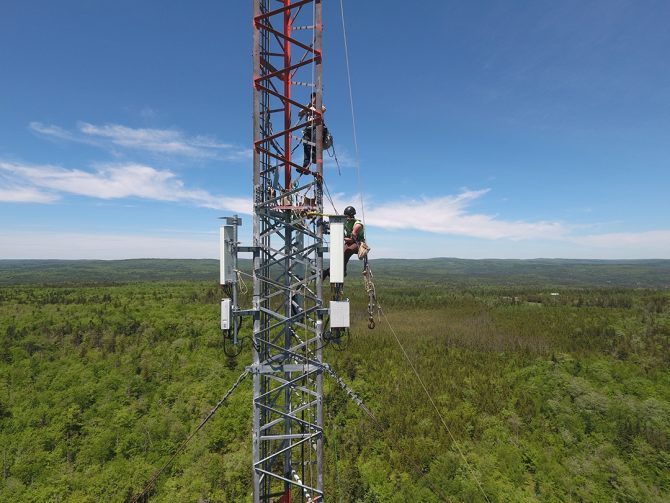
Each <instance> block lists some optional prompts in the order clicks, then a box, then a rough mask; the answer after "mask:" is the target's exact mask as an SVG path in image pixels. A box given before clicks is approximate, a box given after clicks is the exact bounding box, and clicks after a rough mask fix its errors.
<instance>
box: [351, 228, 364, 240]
mask: <svg viewBox="0 0 670 503" xmlns="http://www.w3.org/2000/svg"><path fill="white" fill-rule="evenodd" d="M362 228H363V226H362V225H361V224H355V225H354V228H353V229H352V231H351V240H352V241H358V240H359V239H358V234H359V233H360V232H361V229H362Z"/></svg>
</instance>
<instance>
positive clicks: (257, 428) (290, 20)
mask: <svg viewBox="0 0 670 503" xmlns="http://www.w3.org/2000/svg"><path fill="white" fill-rule="evenodd" d="M253 5H254V9H253V107H254V108H253V135H254V152H253V202H254V207H253V245H252V246H250V247H242V246H238V242H237V226H238V225H240V224H241V220H240V219H239V218H237V216H235V217H232V218H227V219H226V220H227V225H225V226H223V227H222V228H221V229H222V230H221V250H222V251H221V284H222V285H224V288H225V289H226V291H227V292H228V293H229V295H230V298H229V299H224V300H223V301H222V314H221V328H222V329H224V331H225V332H226V334H227V337H228V338H229V340H230V339H232V340H233V341H234V342H235V343H236V344H237V343H239V341H238V334H239V331H240V328H241V326H242V323H243V317H245V316H246V317H251V318H252V319H253V344H252V345H253V349H252V355H253V363H252V365H251V366H250V367H249V370H250V372H251V374H252V376H253V394H254V399H253V495H254V496H253V501H254V503H261V502H266V501H272V502H278V501H279V502H282V503H283V502H295V503H307V502H316V501H318V502H323V501H324V488H323V372H324V368H325V367H324V362H323V346H324V342H325V341H326V339H327V338H328V336H329V334H332V333H335V334H337V333H338V331H340V330H345V329H346V328H347V327H348V325H349V319H348V318H349V306H348V303H346V302H344V301H342V302H337V301H338V300H339V298H340V292H341V290H342V282H343V264H342V265H341V264H340V262H342V260H340V257H342V255H343V251H342V248H341V246H342V224H341V223H339V222H340V220H338V219H337V218H331V219H330V234H331V243H332V248H331V250H330V252H331V264H330V265H331V271H330V273H331V275H330V278H331V280H330V281H331V283H334V284H333V291H334V298H335V300H336V302H331V303H330V309H328V308H326V307H325V306H324V302H323V280H322V270H323V255H324V251H327V248H326V247H325V246H324V239H323V237H324V233H326V232H328V227H327V224H325V223H324V217H323V127H324V126H323V113H322V91H323V86H322V22H321V20H322V4H321V0H299V1H295V0H294V1H292V0H279V1H278V0H253ZM293 90H296V95H297V96H299V97H297V98H296V97H294V96H293ZM312 92H314V93H316V98H315V99H316V103H315V104H314V103H313V104H312V105H313V106H312V107H310V106H309V102H310V97H311V93H312ZM314 105H315V106H314ZM301 110H302V111H303V112H302V113H300V112H301ZM308 127H311V128H312V129H311V131H313V133H312V135H311V138H312V140H313V145H312V146H313V147H315V149H316V159H315V161H314V162H312V163H309V164H307V165H306V166H304V165H303V162H302V156H300V162H295V161H294V159H293V153H294V152H293V151H294V150H296V149H297V147H299V146H300V147H302V146H303V145H301V142H302V140H301V133H302V131H303V130H305V128H308ZM308 145H309V144H308ZM300 150H302V148H301V149H300ZM238 252H252V253H253V300H252V306H251V308H250V309H242V308H241V307H240V306H239V305H238V300H239V299H238V298H239V295H238V286H239V283H238V279H237V278H238V277H239V274H240V273H239V272H238V271H237V253H238ZM337 319H339V320H340V321H336V320H337Z"/></svg>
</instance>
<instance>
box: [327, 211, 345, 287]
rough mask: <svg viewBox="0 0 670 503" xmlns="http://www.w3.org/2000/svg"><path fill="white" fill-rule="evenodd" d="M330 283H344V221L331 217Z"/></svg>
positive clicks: (341, 218)
mask: <svg viewBox="0 0 670 503" xmlns="http://www.w3.org/2000/svg"><path fill="white" fill-rule="evenodd" d="M330 282H331V283H344V221H343V217H339V216H337V217H330Z"/></svg>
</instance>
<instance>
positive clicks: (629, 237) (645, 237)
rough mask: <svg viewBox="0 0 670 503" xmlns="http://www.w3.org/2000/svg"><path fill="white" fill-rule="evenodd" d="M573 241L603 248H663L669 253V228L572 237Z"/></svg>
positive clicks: (666, 253)
mask: <svg viewBox="0 0 670 503" xmlns="http://www.w3.org/2000/svg"><path fill="white" fill-rule="evenodd" d="M572 240H573V241H574V242H575V243H579V244H583V245H589V246H594V247H603V248H616V249H624V248H637V249H650V248H653V249H658V250H664V251H665V253H664V255H666V256H667V255H670V230H653V231H644V232H611V233H606V234H591V235H588V236H579V237H574V238H572Z"/></svg>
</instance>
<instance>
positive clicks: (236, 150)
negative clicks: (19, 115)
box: [28, 122, 251, 161]
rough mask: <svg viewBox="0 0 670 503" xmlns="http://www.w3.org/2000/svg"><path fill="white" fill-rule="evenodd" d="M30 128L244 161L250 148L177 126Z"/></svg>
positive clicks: (101, 142) (111, 144)
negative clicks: (193, 133)
mask: <svg viewBox="0 0 670 503" xmlns="http://www.w3.org/2000/svg"><path fill="white" fill-rule="evenodd" d="M28 127H29V128H30V129H31V130H32V131H34V132H35V133H38V134H40V135H42V136H45V137H48V138H54V139H58V140H65V141H72V142H78V143H86V144H89V145H96V146H98V147H100V148H110V149H118V148H123V149H131V150H141V151H146V152H150V153H153V154H161V155H172V156H184V157H192V158H211V159H221V160H233V161H234V160H244V159H249V158H251V150H250V149H248V148H242V147H239V146H236V145H233V144H229V143H224V142H221V141H218V140H217V139H215V138H213V137H211V136H207V135H195V136H189V135H187V134H185V133H184V132H182V131H179V130H177V129H153V128H132V127H128V126H124V125H121V124H104V125H95V124H91V123H88V122H79V123H78V124H77V129H76V131H69V130H67V129H63V128H61V127H59V126H55V125H49V124H42V123H41V122H31V123H30V124H29V126H28Z"/></svg>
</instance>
